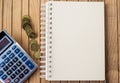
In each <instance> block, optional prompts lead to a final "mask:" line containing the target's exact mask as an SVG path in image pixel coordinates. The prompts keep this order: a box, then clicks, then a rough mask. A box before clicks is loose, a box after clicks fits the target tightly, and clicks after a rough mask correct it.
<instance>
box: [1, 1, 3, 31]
mask: <svg viewBox="0 0 120 83" xmlns="http://www.w3.org/2000/svg"><path fill="white" fill-rule="evenodd" d="M2 11H3V0H0V31H1V30H2V27H3V26H2V23H3V22H2V19H3V18H2V17H3V15H2V14H3V12H2Z"/></svg>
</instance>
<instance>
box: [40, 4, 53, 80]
mask: <svg viewBox="0 0 120 83" xmlns="http://www.w3.org/2000/svg"><path fill="white" fill-rule="evenodd" d="M47 10H48V11H47V12H46V13H47V14H48V15H47V17H46V16H45V15H46V13H45V5H44V4H43V5H41V28H40V30H41V32H40V35H41V36H40V39H41V43H40V44H41V45H40V46H41V47H40V49H41V53H42V54H43V56H41V61H40V63H41V66H40V77H41V78H45V77H47V78H51V77H52V75H51V73H52V71H51V68H52V65H51V64H52V56H51V55H52V3H49V4H48V8H47ZM45 18H47V19H49V20H47V21H46V20H45ZM45 22H46V23H47V25H45ZM45 27H46V28H47V29H45ZM46 32H47V34H46ZM45 38H47V42H46V39H45ZM46 43H47V46H46ZM46 52H47V56H46V55H45V53H46ZM46 57H47V58H46ZM46 73H47V74H46Z"/></svg>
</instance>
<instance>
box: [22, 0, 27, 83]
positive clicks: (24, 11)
mask: <svg viewBox="0 0 120 83" xmlns="http://www.w3.org/2000/svg"><path fill="white" fill-rule="evenodd" d="M24 15H28V0H22V16H24ZM21 34H22V42H21V43H22V47H23V49H24V50H25V51H26V52H27V53H28V52H29V46H28V36H27V35H26V32H25V31H24V30H23V29H22V32H21ZM28 82H29V79H28V80H26V82H25V83H28Z"/></svg>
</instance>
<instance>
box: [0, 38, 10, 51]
mask: <svg viewBox="0 0 120 83" xmlns="http://www.w3.org/2000/svg"><path fill="white" fill-rule="evenodd" d="M9 44H10V41H9V40H8V39H7V38H6V37H4V38H3V39H2V40H0V51H1V50H2V49H4V48H5V47H6V46H8V45H9Z"/></svg>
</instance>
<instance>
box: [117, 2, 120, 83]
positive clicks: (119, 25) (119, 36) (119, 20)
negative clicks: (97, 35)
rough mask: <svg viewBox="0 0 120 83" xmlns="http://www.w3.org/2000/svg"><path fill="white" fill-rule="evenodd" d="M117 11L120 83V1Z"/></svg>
mask: <svg viewBox="0 0 120 83" xmlns="http://www.w3.org/2000/svg"><path fill="white" fill-rule="evenodd" d="M117 3H118V4H117V7H118V8H117V9H118V22H117V23H118V43H119V47H118V48H119V51H118V52H119V65H118V66H119V83H120V0H117Z"/></svg>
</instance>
